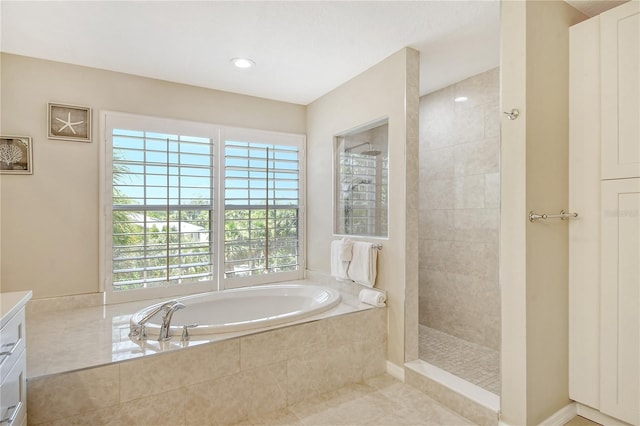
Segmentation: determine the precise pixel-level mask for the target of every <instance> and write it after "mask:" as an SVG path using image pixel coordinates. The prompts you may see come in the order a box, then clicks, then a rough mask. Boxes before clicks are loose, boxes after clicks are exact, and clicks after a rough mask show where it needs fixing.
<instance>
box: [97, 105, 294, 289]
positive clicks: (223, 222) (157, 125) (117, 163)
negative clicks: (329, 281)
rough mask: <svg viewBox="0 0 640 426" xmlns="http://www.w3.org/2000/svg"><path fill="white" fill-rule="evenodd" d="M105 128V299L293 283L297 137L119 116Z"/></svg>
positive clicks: (107, 118) (111, 117) (110, 117)
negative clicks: (290, 280) (283, 282)
mask: <svg viewBox="0 0 640 426" xmlns="http://www.w3.org/2000/svg"><path fill="white" fill-rule="evenodd" d="M104 123H105V134H106V135H107V138H106V139H107V141H106V142H107V143H106V144H105V152H104V154H105V161H104V164H105V173H104V179H105V197H103V199H104V203H105V220H104V221H103V230H104V235H105V237H104V244H103V246H104V258H105V268H104V274H103V278H104V282H105V289H106V290H107V294H108V298H109V300H110V301H111V300H113V301H124V300H134V299H142V298H151V297H164V296H169V295H179V294H186V293H191V292H198V291H209V290H212V289H217V288H228V287H238V286H242V285H249V284H258V283H263V282H269V281H281V280H285V279H294V278H300V277H301V273H302V268H301V265H302V259H303V257H302V250H301V247H302V238H301V236H302V235H301V232H300V230H301V229H302V228H301V226H302V220H301V214H302V203H301V200H302V198H301V195H302V188H301V184H302V179H301V172H302V162H301V158H300V154H301V151H302V147H303V142H304V138H303V137H301V136H294V135H286V134H274V133H267V132H259V131H248V130H239V129H228V128H223V127H220V126H213V125H206V124H199V123H187V122H179V121H171V120H163V119H155V118H149V117H137V116H131V115H125V114H117V113H106V114H105V119H104ZM222 133H224V134H225V135H227V137H226V138H225V139H224V142H222V143H218V141H219V140H221V136H220V135H221V134H222ZM218 174H221V176H220V177H219V176H218ZM216 182H221V183H222V185H221V187H220V188H217V187H216ZM217 227H220V229H217ZM218 235H220V236H221V237H220V238H218Z"/></svg>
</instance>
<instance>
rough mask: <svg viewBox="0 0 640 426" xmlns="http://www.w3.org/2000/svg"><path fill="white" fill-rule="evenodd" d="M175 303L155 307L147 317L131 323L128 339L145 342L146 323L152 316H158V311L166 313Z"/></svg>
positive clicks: (173, 301)
mask: <svg viewBox="0 0 640 426" xmlns="http://www.w3.org/2000/svg"><path fill="white" fill-rule="evenodd" d="M176 303H178V301H177V300H170V301H168V302H165V303H163V304H161V305H157V306H156V307H155V308H154V309H152V310H150V311H149V312H148V313H147V315H145V316H144V318H142V319H141V320H139V321H138V322H136V323H131V326H130V329H131V332H130V333H129V337H131V338H134V339H135V340H146V339H147V332H146V330H145V325H146V323H147V321H149V320H150V319H151V318H153V317H154V316H156V315H158V313H160V311H165V312H166V310H167V309H169V308H170V307H171V306H173V305H174V304H176Z"/></svg>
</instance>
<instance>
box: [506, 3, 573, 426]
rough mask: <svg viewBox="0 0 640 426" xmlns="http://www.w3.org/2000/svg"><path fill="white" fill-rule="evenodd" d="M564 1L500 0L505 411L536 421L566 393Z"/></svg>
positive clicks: (510, 420) (511, 418) (517, 420)
mask: <svg viewBox="0 0 640 426" xmlns="http://www.w3.org/2000/svg"><path fill="white" fill-rule="evenodd" d="M585 18H586V17H585V16H583V15H581V14H580V13H579V12H577V11H576V10H575V9H573V8H571V7H570V6H568V5H567V4H566V3H565V2H562V1H548V2H539V1H531V0H528V1H526V2H511V1H506V2H503V3H502V34H503V35H505V37H502V64H501V70H502V110H503V111H510V110H511V109H512V108H518V109H519V110H520V114H521V115H520V117H519V118H518V119H517V120H514V121H509V120H507V119H506V118H503V122H502V148H501V149H502V151H501V164H502V169H501V172H502V178H501V185H502V188H501V198H502V208H501V224H500V227H501V238H500V243H501V258H500V262H501V265H500V279H501V286H502V324H503V327H502V420H503V421H504V422H505V423H507V424H512V425H519V424H538V423H540V421H542V420H544V419H546V418H547V417H549V416H550V415H552V414H553V413H554V412H556V411H557V410H559V409H560V408H562V407H564V406H565V405H566V404H567V403H568V402H569V397H568V383H567V381H568V245H569V239H568V230H567V223H566V222H562V221H549V222H538V223H529V221H528V220H527V213H528V211H529V210H536V211H540V212H549V213H558V212H559V211H560V210H562V209H566V208H567V206H568V202H569V201H568V166H569V165H568V146H569V145H568V137H569V108H568V92H569V69H568V64H569V27H570V26H571V25H573V24H575V23H577V22H580V21H581V20H583V19H585Z"/></svg>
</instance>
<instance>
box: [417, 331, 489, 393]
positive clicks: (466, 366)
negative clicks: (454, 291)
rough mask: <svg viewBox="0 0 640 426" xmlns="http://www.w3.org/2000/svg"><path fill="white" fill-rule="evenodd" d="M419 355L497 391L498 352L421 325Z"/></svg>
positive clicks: (477, 383)
mask: <svg viewBox="0 0 640 426" xmlns="http://www.w3.org/2000/svg"><path fill="white" fill-rule="evenodd" d="M419 345H420V349H419V350H420V359H421V360H423V361H426V362H428V363H429V364H432V365H435V366H436V367H440V368H442V369H443V370H446V371H448V372H449V373H451V374H454V375H456V376H458V377H460V378H462V379H464V380H466V381H468V382H471V383H473V384H474V385H478V386H480V387H481V388H483V389H486V390H488V391H489V392H492V393H494V394H496V395H498V396H499V395H500V352H498V351H496V350H493V349H489V348H486V347H484V346H480V345H478V344H475V343H471V342H467V341H466V340H462V339H459V338H457V337H454V336H451V335H448V334H446V333H443V332H441V331H438V330H435V329H433V328H430V327H427V326H424V325H422V324H421V325H420V337H419Z"/></svg>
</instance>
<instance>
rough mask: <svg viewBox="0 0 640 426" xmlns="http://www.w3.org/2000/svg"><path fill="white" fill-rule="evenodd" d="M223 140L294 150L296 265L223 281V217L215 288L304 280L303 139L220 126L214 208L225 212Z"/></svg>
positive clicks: (219, 225) (304, 138)
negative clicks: (290, 147) (284, 270)
mask: <svg viewBox="0 0 640 426" xmlns="http://www.w3.org/2000/svg"><path fill="white" fill-rule="evenodd" d="M227 140H233V141H237V142H249V143H261V144H273V145H286V146H293V147H297V148H298V166H299V168H298V218H299V220H298V250H299V263H298V270H297V271H288V272H278V273H272V274H265V275H256V276H251V277H235V278H225V276H224V262H225V259H224V249H225V248H224V232H225V228H224V226H225V224H224V214H223V215H221V216H220V218H221V219H222V220H220V221H219V222H220V223H219V224H218V227H217V229H218V232H219V239H218V259H219V260H218V288H219V289H220V290H226V289H233V288H239V287H247V286H252V285H262V284H269V283H274V282H280V281H290V280H298V279H303V278H304V265H305V264H306V238H305V237H306V222H307V221H306V214H305V212H306V209H305V206H306V155H305V154H306V136H304V135H301V134H294V133H281V132H272V131H263V130H255V129H243V128H239V127H227V126H221V127H220V138H219V144H218V145H219V147H218V151H217V152H218V156H219V157H218V158H219V160H218V163H217V164H219V167H218V169H219V173H218V186H217V188H218V200H219V204H218V208H220V211H221V212H224V211H225V201H224V200H225V186H224V185H225V177H224V164H225V143H226V141H227Z"/></svg>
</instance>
